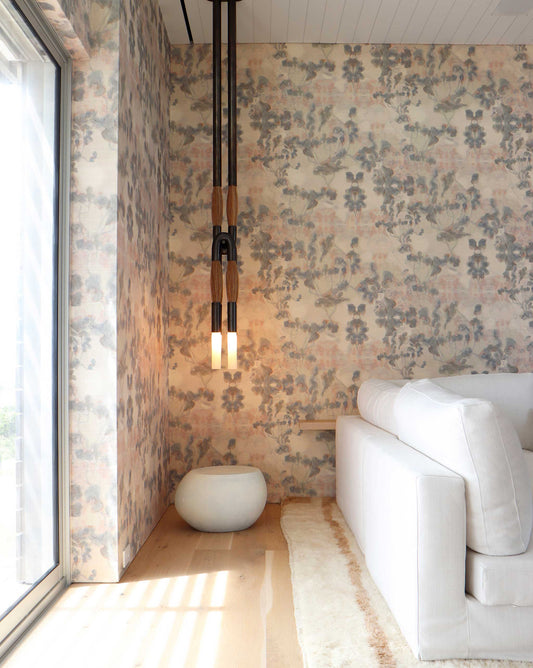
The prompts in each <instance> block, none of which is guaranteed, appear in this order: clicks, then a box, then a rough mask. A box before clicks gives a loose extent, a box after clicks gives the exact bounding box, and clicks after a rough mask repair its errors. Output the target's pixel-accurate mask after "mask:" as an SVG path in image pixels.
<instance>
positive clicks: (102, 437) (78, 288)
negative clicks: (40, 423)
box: [69, 0, 119, 582]
mask: <svg viewBox="0 0 533 668" xmlns="http://www.w3.org/2000/svg"><path fill="white" fill-rule="evenodd" d="M118 12H119V3H118V1H117V0H109V1H106V2H98V3H93V5H92V8H91V12H90V21H89V30H88V33H89V53H90V58H88V59H84V60H74V61H73V71H72V148H71V200H70V314H69V322H70V355H69V365H70V387H69V413H70V415H69V418H70V478H71V479H70V502H71V506H70V532H71V563H72V578H73V580H74V581H75V582H76V581H78V582H83V581H89V580H96V581H114V580H116V579H117V577H118V563H117V562H118V558H117V555H118V542H117V540H118V526H117V510H116V506H117V417H116V416H117V371H116V360H117V259H118V258H117V161H118V143H117V140H118V137H117V126H118V65H119V61H118V34H119V33H118V18H119V16H118Z"/></svg>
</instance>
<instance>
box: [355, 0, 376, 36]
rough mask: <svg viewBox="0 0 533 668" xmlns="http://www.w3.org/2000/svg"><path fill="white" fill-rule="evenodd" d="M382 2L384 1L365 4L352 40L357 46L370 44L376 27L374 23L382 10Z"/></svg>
mask: <svg viewBox="0 0 533 668" xmlns="http://www.w3.org/2000/svg"><path fill="white" fill-rule="evenodd" d="M382 1H383V0H377V1H376V2H368V1H366V2H363V7H362V10H361V13H360V14H359V21H358V22H357V25H356V26H355V30H354V34H353V38H352V40H351V41H352V42H355V43H357V44H368V42H369V40H370V34H371V33H372V28H373V27H374V22H375V20H376V17H377V15H378V14H379V11H380V9H381V4H382Z"/></svg>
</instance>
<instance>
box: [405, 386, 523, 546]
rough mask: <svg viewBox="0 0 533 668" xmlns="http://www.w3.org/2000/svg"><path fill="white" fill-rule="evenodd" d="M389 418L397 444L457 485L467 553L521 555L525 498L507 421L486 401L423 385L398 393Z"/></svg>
mask: <svg viewBox="0 0 533 668" xmlns="http://www.w3.org/2000/svg"><path fill="white" fill-rule="evenodd" d="M395 418H396V424H397V428H398V437H399V438H400V440H402V441H404V442H405V443H407V444H408V445H410V446H412V447H413V448H415V449H416V450H419V451H420V452H423V453H424V454H426V455H427V456H428V457H431V458H432V459H434V460H436V461H438V462H440V463H441V464H442V465H443V466H446V467H447V468H449V469H451V470H452V471H455V472H456V473H457V474H459V475H460V476H461V477H462V478H463V479H464V481H465V489H466V543H467V545H468V547H470V548H471V549H472V550H475V551H476V552H481V553H483V554H491V555H511V554H519V553H522V552H524V551H525V550H526V548H527V546H528V544H529V539H530V536H531V525H532V518H533V508H532V506H533V500H532V494H531V486H530V482H529V477H528V474H527V470H526V464H525V459H524V453H523V451H522V448H521V445H520V441H519V438H518V435H517V433H516V430H515V429H514V427H513V425H512V424H511V422H510V421H509V420H508V419H507V418H506V417H505V416H504V415H502V414H501V412H500V411H498V409H496V408H495V406H494V405H493V404H492V403H491V402H490V401H487V400H485V399H473V398H465V397H462V396H460V395H458V394H455V393H453V392H450V391H449V390H446V389H444V388H442V387H440V386H438V385H436V384H435V383H433V382H431V381H429V380H420V381H414V382H412V383H407V384H406V385H404V387H402V388H401V390H400V392H399V393H398V396H397V397H396V400H395Z"/></svg>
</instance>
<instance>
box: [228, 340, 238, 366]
mask: <svg viewBox="0 0 533 668" xmlns="http://www.w3.org/2000/svg"><path fill="white" fill-rule="evenodd" d="M236 368H237V332H228V369H236Z"/></svg>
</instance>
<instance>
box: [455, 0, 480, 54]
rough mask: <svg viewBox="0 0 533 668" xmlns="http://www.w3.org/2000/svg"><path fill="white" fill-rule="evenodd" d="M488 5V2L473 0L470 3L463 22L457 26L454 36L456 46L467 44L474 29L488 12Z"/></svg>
mask: <svg viewBox="0 0 533 668" xmlns="http://www.w3.org/2000/svg"><path fill="white" fill-rule="evenodd" d="M488 5H489V2H488V1H487V0H473V1H472V2H471V3H470V5H469V6H468V8H467V11H466V14H465V15H464V18H463V20H462V21H461V23H460V24H459V25H458V26H457V29H456V31H455V33H454V34H453V36H452V41H453V43H454V44H466V40H467V38H468V36H469V35H470V33H471V32H472V28H473V27H474V26H475V25H476V24H477V23H478V21H480V20H481V18H482V17H483V15H484V14H485V12H486V11H487V7H488Z"/></svg>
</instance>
